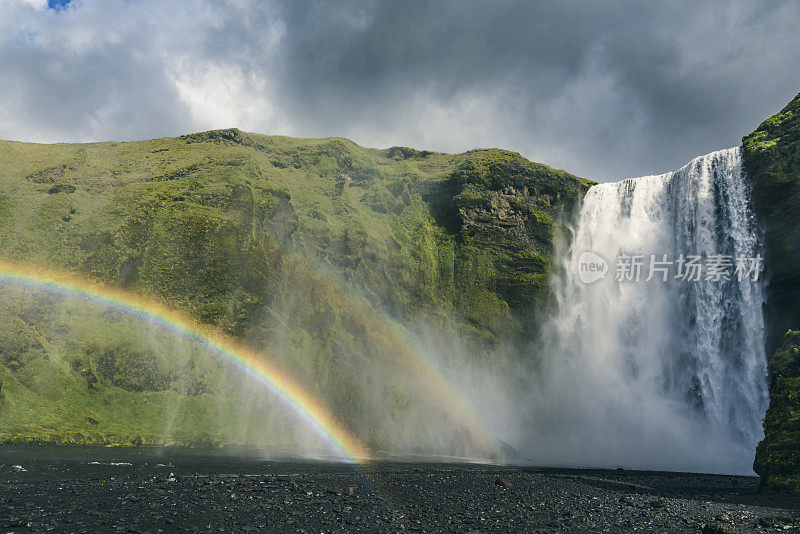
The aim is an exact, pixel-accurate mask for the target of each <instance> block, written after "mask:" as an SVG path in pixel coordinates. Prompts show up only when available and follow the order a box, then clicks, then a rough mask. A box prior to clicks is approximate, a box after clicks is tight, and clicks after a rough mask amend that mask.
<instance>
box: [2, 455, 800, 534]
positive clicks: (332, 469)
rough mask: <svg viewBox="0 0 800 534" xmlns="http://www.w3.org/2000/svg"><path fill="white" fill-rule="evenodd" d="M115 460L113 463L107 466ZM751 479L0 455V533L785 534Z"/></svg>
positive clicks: (775, 510)
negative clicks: (410, 533)
mask: <svg viewBox="0 0 800 534" xmlns="http://www.w3.org/2000/svg"><path fill="white" fill-rule="evenodd" d="M115 464H116V465H115ZM757 488H758V479H756V478H751V477H731V476H714V475H696V474H681V473H659V472H642V471H621V470H617V471H607V470H569V469H536V468H529V467H502V466H487V465H475V464H465V463H462V464H452V463H435V462H397V461H381V462H375V463H373V464H371V465H370V466H368V467H361V468H353V467H351V466H348V465H344V464H337V463H331V462H314V461H303V462H298V461H281V462H276V461H265V460H261V459H259V458H257V457H255V456H253V455H252V454H241V455H235V456H234V455H232V454H231V451H219V450H216V451H208V450H205V451H197V450H189V451H187V450H177V449H176V450H168V451H164V450H155V449H121V448H115V449H93V448H89V449H83V448H49V447H48V448H43V447H33V448H31V447H24V448H20V447H10V446H5V447H0V532H41V531H54V532H115V531H116V532H154V533H155V532H273V531H277V532H308V533H311V532H314V533H320V532H401V531H423V532H554V531H567V532H632V531H644V532H701V531H702V532H713V533H722V532H751V531H754V532H792V531H794V530H796V529H797V530H800V501H798V499H797V498H796V497H794V496H790V495H781V494H772V493H764V492H759V491H757Z"/></svg>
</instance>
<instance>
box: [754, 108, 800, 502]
mask: <svg viewBox="0 0 800 534" xmlns="http://www.w3.org/2000/svg"><path fill="white" fill-rule="evenodd" d="M742 150H743V162H744V167H745V170H746V172H747V176H748V179H749V180H750V183H751V186H752V200H753V206H754V208H755V210H756V213H757V215H758V218H759V221H760V223H761V224H762V226H763V229H764V237H765V246H766V253H767V254H766V255H767V271H766V276H767V279H768V280H769V284H768V286H767V291H768V295H767V309H766V322H767V329H768V332H767V334H768V338H767V347H768V349H769V350H773V349H774V348H775V347H776V346H777V347H778V348H777V350H776V351H775V353H774V355H773V356H772V357H771V358H770V361H769V372H770V407H769V410H768V411H767V414H766V417H765V419H764V433H765V438H764V441H762V442H761V444H759V446H758V449H757V451H756V459H755V464H754V468H755V470H756V472H757V473H758V474H759V475H761V476H762V477H763V481H764V483H766V484H767V485H769V486H771V487H779V488H784V489H792V490H794V491H800V367H799V366H800V358H799V357H798V350H800V348H799V347H800V334H798V332H797V330H798V329H800V221H798V215H799V214H800V95H798V96H796V97H795V98H794V100H792V101H791V102H790V103H789V104H788V105H787V106H786V107H785V108H784V109H783V110H782V111H781V112H780V113H778V114H777V115H775V116H773V117H770V118H769V119H767V120H765V121H764V122H763V123H762V124H761V125H760V126H759V127H758V129H756V131H754V132H753V133H752V134H750V135H748V136H747V137H745V138H744V139H743V140H742ZM787 330H788V333H786V332H787ZM784 333H786V334H785V336H784ZM781 336H783V344H782V345H781V344H780V339H781ZM778 345H780V346H778Z"/></svg>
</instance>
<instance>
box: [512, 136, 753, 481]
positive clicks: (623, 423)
mask: <svg viewBox="0 0 800 534" xmlns="http://www.w3.org/2000/svg"><path fill="white" fill-rule="evenodd" d="M584 251H592V252H594V253H596V254H597V255H599V256H601V257H602V258H604V259H605V260H606V261H607V262H608V264H609V266H608V268H609V270H608V274H607V275H606V276H605V278H603V279H601V280H599V281H597V282H595V283H592V284H586V283H583V282H582V281H581V277H580V276H579V258H580V255H581V253H583V252H584ZM759 251H760V246H759V239H758V232H757V228H756V225H755V221H754V218H753V215H752V212H751V210H750V207H749V202H748V195H747V187H746V184H745V180H744V177H743V175H742V172H741V156H740V152H739V149H738V148H731V149H727V150H721V151H718V152H713V153H711V154H708V155H705V156H701V157H699V158H696V159H694V160H692V161H691V162H690V163H689V164H688V165H686V166H684V167H683V168H681V169H680V170H678V171H675V172H670V173H666V174H662V175H658V176H646V177H643V178H634V179H627V180H623V181H621V182H618V183H607V184H600V185H596V186H594V187H592V188H591V189H590V190H589V191H588V193H587V194H586V197H585V199H584V202H583V206H582V209H581V212H580V218H579V221H578V225H577V228H576V232H575V235H574V239H573V242H572V247H571V250H569V251H568V252H567V253H565V254H564V255H563V274H562V275H561V276H560V277H559V278H558V279H557V280H556V288H555V292H556V296H557V300H558V311H557V313H556V314H555V316H554V317H553V318H552V320H551V321H550V324H549V325H548V328H547V329H546V334H545V343H544V347H545V352H546V354H545V355H544V358H543V364H542V369H540V372H539V373H537V378H536V379H535V385H536V387H535V389H534V394H535V395H536V398H535V399H534V400H532V401H531V402H530V406H531V421H532V425H531V426H530V428H529V431H528V435H527V436H526V437H525V438H524V441H525V442H526V443H528V444H530V448H528V450H527V451H526V452H527V453H528V454H529V455H530V456H531V457H532V458H533V459H534V460H535V461H538V462H543V463H559V464H565V463H566V464H572V465H579V466H606V467H614V466H625V467H636V468H653V469H670V470H692V471H704V472H726V473H752V467H751V466H752V461H753V455H754V451H755V446H756V444H757V443H758V441H759V440H760V439H761V438H762V437H763V433H762V427H761V422H762V418H763V415H764V412H765V410H766V408H767V404H768V393H767V371H766V358H765V354H764V338H763V336H764V325H763V318H762V305H763V301H764V296H763V289H762V285H761V282H760V281H753V280H751V279H749V278H748V279H745V280H742V281H740V280H739V279H738V277H736V276H731V279H730V280H727V281H726V280H706V273H703V276H702V278H701V279H700V280H699V281H686V280H681V279H679V278H678V279H676V278H675V276H674V275H675V273H674V272H670V273H669V276H668V279H667V281H664V280H663V279H662V275H661V274H660V273H659V274H657V275H656V276H654V277H653V279H651V280H649V281H645V278H646V276H644V274H645V272H644V271H643V273H642V274H643V276H642V278H641V281H639V282H635V281H617V280H615V263H616V260H617V258H618V257H619V256H620V255H643V256H644V258H645V264H647V263H648V262H649V258H650V255H651V254H653V255H656V256H657V258H658V259H659V260H661V259H662V257H663V255H664V254H666V255H668V257H669V258H671V259H672V260H675V259H676V258H679V257H680V255H681V254H683V255H685V256H689V255H700V256H702V257H703V258H707V257H708V256H711V255H726V256H730V257H732V258H734V259H735V258H739V257H747V258H752V257H755V256H756V255H757V254H758V253H759ZM584 279H585V277H584Z"/></svg>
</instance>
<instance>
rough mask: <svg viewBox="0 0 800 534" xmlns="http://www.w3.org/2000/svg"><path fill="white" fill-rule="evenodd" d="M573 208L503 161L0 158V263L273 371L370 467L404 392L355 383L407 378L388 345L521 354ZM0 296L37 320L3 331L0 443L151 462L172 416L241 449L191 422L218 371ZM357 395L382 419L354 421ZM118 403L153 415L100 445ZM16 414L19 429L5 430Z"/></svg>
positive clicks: (239, 153) (306, 144)
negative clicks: (112, 293)
mask: <svg viewBox="0 0 800 534" xmlns="http://www.w3.org/2000/svg"><path fill="white" fill-rule="evenodd" d="M588 186H589V182H586V181H584V180H581V179H578V178H576V177H574V176H572V175H570V174H568V173H565V172H563V171H557V170H554V169H550V168H549V167H546V166H544V165H539V164H535V163H531V162H529V161H527V160H525V159H524V158H522V157H521V156H519V155H518V154H514V153H511V152H506V151H501V150H475V151H470V152H467V153H465V154H458V155H449V154H439V153H432V152H427V151H417V150H413V149H409V148H403V147H394V148H391V149H388V150H373V149H365V148H362V147H359V146H357V145H355V144H353V143H352V142H350V141H347V140H345V139H313V140H312V139H291V138H285V137H269V136H260V135H254V134H248V133H244V132H241V131H238V130H221V131H212V132H204V133H199V134H193V135H188V136H184V137H181V138H175V139H160V140H153V141H143V142H137V143H98V144H77V145H69V144H60V145H36V144H26V143H16V142H0V250H2V251H3V257H4V258H8V259H13V260H16V261H22V262H29V263H33V264H39V265H45V266H50V267H54V268H57V269H60V270H66V271H69V272H75V273H78V274H81V275H84V276H87V277H90V278H95V279H99V280H103V281H105V282H108V283H112V284H115V285H119V286H123V287H125V288H127V289H128V290H130V291H132V292H135V293H139V294H144V295H146V296H148V297H151V298H156V299H159V300H163V301H165V302H167V303H169V304H170V305H172V306H175V307H177V308H180V309H181V310H183V311H186V312H188V313H190V314H192V315H194V316H195V317H196V318H197V319H198V320H200V321H202V322H205V323H208V324H211V325H215V326H216V327H218V328H220V329H222V330H224V331H226V332H228V333H230V334H232V335H234V336H237V337H238V338H240V339H242V340H244V341H246V342H248V343H250V344H253V345H255V346H257V347H259V348H262V349H263V350H266V351H268V352H270V354H272V355H274V358H275V359H276V360H277V361H278V362H279V364H280V365H281V366H283V367H284V368H286V369H288V370H289V372H290V373H292V374H293V375H295V376H297V377H299V380H300V381H301V383H303V384H304V385H305V386H306V387H308V389H310V390H311V391H312V392H314V393H315V394H316V395H317V396H319V397H320V398H322V399H324V400H325V401H326V402H328V403H329V404H330V405H331V406H332V410H333V411H334V412H335V413H336V414H337V415H338V416H340V417H341V419H342V420H345V421H359V423H358V425H361V426H359V427H358V428H353V429H352V430H353V431H354V432H357V433H358V434H359V435H361V436H363V437H364V438H365V439H367V440H373V441H374V444H375V445H376V446H380V445H381V444H382V443H385V442H386V440H389V439H391V438H389V437H387V435H386V433H387V432H389V430H387V429H390V428H392V427H393V426H397V427H398V428H401V427H402V421H401V419H402V418H403V417H404V415H403V414H404V412H406V411H408V405H409V402H410V401H409V399H408V398H406V394H405V393H402V392H403V391H406V388H405V386H404V385H403V384H402V381H401V379H399V378H398V379H396V380H393V381H386V383H383V382H381V383H380V384H378V385H377V386H376V385H375V384H374V380H372V378H370V377H369V376H368V375H369V374H370V372H372V373H373V375H375V376H377V375H380V374H385V373H386V372H387V369H391V368H392V367H391V365H394V366H396V367H397V369H395V370H396V371H397V373H398V374H397V376H401V375H402V374H403V373H404V371H403V365H404V364H403V363H402V360H403V357H404V356H403V354H402V352H403V349H400V348H398V347H397V345H398V344H397V343H393V342H392V340H391V339H387V336H389V337H390V338H391V336H396V335H397V334H396V332H398V331H400V332H403V331H404V328H405V327H409V328H423V327H424V330H425V331H426V332H428V333H431V334H432V335H431V336H430V337H431V339H433V340H434V344H435V343H437V342H439V343H441V347H439V348H441V349H442V350H443V351H445V352H446V351H448V350H449V351H450V352H452V347H448V343H449V342H448V341H447V340H448V339H452V336H451V337H448V336H445V335H441V336H440V335H437V334H436V333H437V332H439V333H444V332H447V333H450V334H454V335H455V334H457V337H458V338H460V339H465V340H467V343H466V344H467V345H468V346H470V347H471V349H470V352H471V353H472V354H471V356H467V355H456V354H454V355H452V357H453V358H459V357H464V358H468V357H482V356H481V355H483V356H486V355H489V354H492V352H493V350H494V348H495V347H496V346H497V345H498V344H499V342H500V341H502V342H503V343H506V342H510V343H511V342H514V341H520V340H525V339H528V338H529V337H530V335H531V332H532V331H533V327H534V326H535V324H536V312H535V310H540V309H542V308H543V307H546V306H547V301H548V292H547V288H546V279H547V275H548V272H549V269H550V265H551V257H552V252H553V247H554V242H555V240H556V239H558V238H559V236H560V234H561V232H562V226H561V222H560V221H561V220H562V218H564V217H565V216H566V215H568V214H569V213H570V212H571V210H572V209H573V207H574V205H575V203H576V202H577V201H578V199H579V198H580V197H581V195H582V194H583V193H584V192H585V191H586V189H587V188H588ZM0 292H2V293H3V294H2V295H0V297H2V298H3V299H4V300H3V302H5V303H7V304H8V306H7V309H8V310H17V311H19V313H23V311H24V310H28V312H25V313H33V312H34V311H35V310H36V309H38V310H39V311H37V312H36V313H38V314H39V318H38V320H31V321H28V322H24V324H22V325H20V324H17V322H15V321H13V320H11V319H9V322H5V323H4V325H0V334H1V335H2V336H5V339H6V340H7V341H8V343H6V344H4V348H3V354H2V357H3V361H2V363H3V366H2V368H1V369H0V372H1V373H2V377H1V378H0V380H2V383H3V386H2V389H0V437H4V438H5V439H22V440H25V439H34V440H42V441H70V442H85V441H97V442H108V441H122V442H131V441H136V442H156V441H160V440H163V436H162V435H160V434H159V431H158V429H157V428H156V426H154V425H155V423H153V420H157V419H158V418H157V417H153V416H152V410H160V409H161V407H162V406H163V405H164V403H167V404H168V403H169V402H173V401H172V400H169V399H171V398H172V397H171V396H177V397H176V398H180V399H183V400H181V403H180V405H181V406H182V407H183V408H181V409H182V410H184V412H185V413H183V412H182V415H181V418H182V419H183V420H187V421H191V420H194V421H195V423H194V424H191V425H190V424H187V425H185V426H181V425H178V426H177V427H175V429H174V430H173V432H172V434H173V436H172V438H171V439H173V440H175V441H178V442H189V441H193V440H204V441H228V442H230V441H257V438H256V437H253V436H251V435H244V434H241V432H240V433H239V434H237V433H236V432H235V431H234V430H233V429H231V428H230V427H226V426H225V425H224V424H223V425H222V427H221V428H222V430H219V429H217V430H213V429H212V427H214V425H212V424H211V422H210V421H209V420H208V419H204V418H203V417H202V416H200V415H199V414H200V413H201V412H203V411H204V410H205V411H207V409H206V408H207V406H206V405H205V404H203V403H204V402H206V401H205V400H203V399H213V398H217V399H218V398H222V397H225V395H227V393H225V395H223V393H224V392H229V390H231V388H233V389H236V386H235V385H230V384H228V383H227V382H225V380H224V379H223V378H221V374H220V372H219V369H218V366H215V365H213V364H211V363H208V362H206V363H203V362H201V361H200V360H199V359H197V358H194V357H192V358H189V359H183V360H181V359H175V358H173V359H171V360H170V359H169V358H165V357H164V355H163V352H164V351H163V350H161V348H160V346H159V347H155V348H154V347H149V348H148V347H147V346H142V344H141V343H140V342H138V341H137V338H138V337H140V336H139V334H140V332H139V333H138V334H137V330H136V328H135V326H133V325H128V323H126V322H125V321H128V320H127V319H124V318H115V319H114V320H113V321H111V320H110V319H109V320H104V321H105V322H106V323H108V328H97V329H94V330H92V331H91V332H88V331H87V329H86V327H85V324H83V323H85V322H86V321H85V320H80V316H81V315H86V316H87V317H94V316H93V315H92V314H93V313H95V312H92V311H89V310H85V309H84V308H85V307H86V306H85V305H84V306H83V308H81V311H80V313H77V312H76V313H75V314H72V316H65V315H64V314H63V313H61V312H59V309H60V308H59V306H60V304H58V303H57V302H54V301H46V302H42V301H41V298H39V297H34V296H31V295H29V294H24V292H23V293H19V292H18V291H16V292H15V291H14V290H11V289H8V288H5V289H4V288H0ZM45 300H46V299H45ZM11 304H13V306H12V305H11ZM37 307H38V308H37ZM532 310H533V311H532ZM9 313H11V311H9ZM123 319H124V320H123ZM120 321H122V323H120ZM102 322H103V321H101V323H102ZM123 323H124V324H123ZM9 325H16V326H14V327H13V328H12V326H9ZM125 325H128V326H125ZM391 332H395V334H390V333H391ZM402 336H405V334H402V335H401V337H402ZM66 338H69V339H75V340H79V341H80V340H82V341H80V342H76V343H72V344H67V345H65V344H64V343H62V342H60V341H59V340H61V339H66ZM436 340H438V341H436ZM137 362H138V363H137ZM176 362H178V363H176ZM387 362H392V363H391V365H388V364H387ZM140 364H141V365H140ZM387 365H388V367H387ZM42 369H49V370H50V371H48V372H47V373H44V372H43V371H42ZM34 371H35V372H34ZM406 374H407V373H406ZM42 377H44V378H42ZM409 379H410V378H409ZM375 388H378V389H380V388H383V390H381V391H375ZM412 389H413V388H412ZM58 391H69V392H70V395H72V397H70V398H67V397H65V396H64V395H65V394H59V393H58ZM237 391H238V390H237ZM190 392H191V393H192V394H191V395H189V393H190ZM366 394H375V395H376V396H377V397H380V398H383V399H391V401H386V402H391V403H392V406H388V407H384V408H385V409H381V410H376V411H375V412H374V413H361V411H362V410H363V409H364V407H363V405H364V403H363V402H362V400H363V395H366ZM131 395H133V396H134V397H135V398H136V399H138V400H137V402H140V403H143V404H144V405H147V406H149V407H150V408H152V410H151V409H150V408H147V409H142V410H140V411H139V413H140V414H142V415H137V414H136V413H134V412H130V413H128V415H127V416H126V417H128V420H127V421H125V423H126V424H112V422H111V420H112V419H114V416H113V413H112V410H111V408H109V406H113V405H114V403H115V402H122V400H121V399H123V398H125V399H130V398H131ZM360 396H362V397H360ZM229 397H230V396H229ZM230 398H231V399H234V398H235V395H234V396H233V397H230ZM103 399H104V400H103ZM186 399H189V400H186ZM125 402H131V401H130V400H126V401H125ZM208 402H211V401H210V400H208ZM231 402H234V403H235V401H231ZM70 403H71V405H72V406H73V408H74V409H72V410H55V411H54V410H52V408H53V406H57V405H69V404H70ZM223 404H224V403H223ZM28 405H30V406H33V408H31V409H29V410H26V411H25V412H24V416H22V417H20V415H19V413H17V414H14V413H13V410H11V409H10V407H12V406H16V407H20V406H28ZM3 406H5V407H6V409H3ZM231 409H233V408H231ZM203 413H204V412H203ZM387 413H388V414H394V415H390V416H388V417H387ZM148 414H149V415H148ZM87 417H88V419H87ZM392 417H395V418H396V419H397V420H392ZM192 418H194V419H192ZM227 419H228V418H226V417H221V420H223V421H225V420H227ZM89 420H91V421H94V422H89ZM42 421H49V422H46V423H42ZM218 422H219V421H217V423H218ZM117 423H119V421H117ZM217 423H215V424H217ZM217 426H219V425H217ZM382 440H383V441H382Z"/></svg>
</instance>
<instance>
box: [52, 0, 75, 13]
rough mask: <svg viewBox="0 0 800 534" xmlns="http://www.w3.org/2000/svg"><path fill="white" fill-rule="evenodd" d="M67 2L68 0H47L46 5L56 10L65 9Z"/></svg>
mask: <svg viewBox="0 0 800 534" xmlns="http://www.w3.org/2000/svg"><path fill="white" fill-rule="evenodd" d="M69 3H70V0H47V7H49V8H50V9H55V10H56V11H61V10H62V9H65V8H66V7H67V5H68V4H69Z"/></svg>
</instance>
